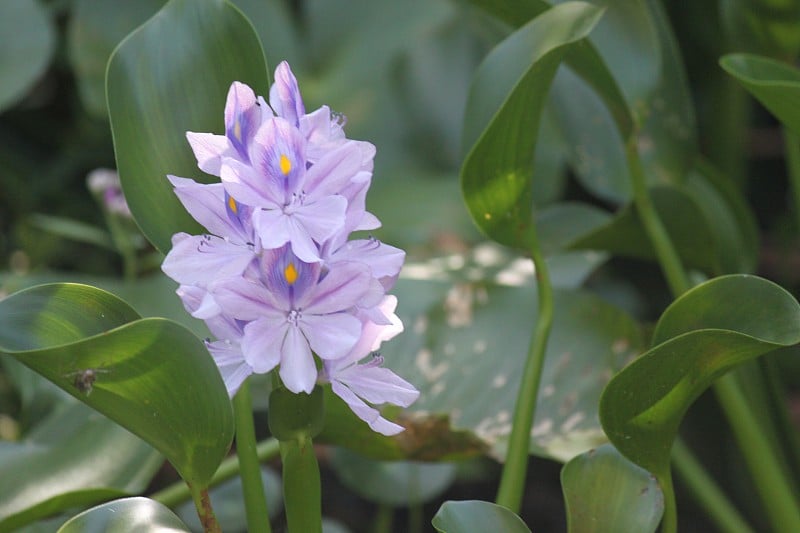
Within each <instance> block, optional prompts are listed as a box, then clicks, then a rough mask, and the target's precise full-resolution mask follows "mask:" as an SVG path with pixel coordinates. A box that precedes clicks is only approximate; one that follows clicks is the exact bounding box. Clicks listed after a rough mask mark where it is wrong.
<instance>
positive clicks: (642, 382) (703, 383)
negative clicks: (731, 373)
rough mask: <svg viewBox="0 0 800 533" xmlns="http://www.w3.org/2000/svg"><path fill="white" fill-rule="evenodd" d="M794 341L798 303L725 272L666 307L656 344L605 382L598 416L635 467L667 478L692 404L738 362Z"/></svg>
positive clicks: (799, 328) (799, 338)
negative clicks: (680, 428) (672, 452)
mask: <svg viewBox="0 0 800 533" xmlns="http://www.w3.org/2000/svg"><path fill="white" fill-rule="evenodd" d="M797 342H800V305H798V303H797V301H796V300H795V299H794V298H793V297H792V296H791V295H790V294H789V293H788V292H786V291H785V290H784V289H782V288H780V287H779V286H777V285H775V284H773V283H771V282H769V281H766V280H764V279H762V278H758V277H755V276H747V275H731V276H723V277H719V278H715V279H713V280H711V281H708V282H706V283H704V284H702V285H699V286H697V287H695V288H694V289H692V290H690V291H689V292H687V293H686V294H684V295H683V296H682V297H680V298H679V299H677V300H676V301H675V302H673V304H672V305H671V306H670V307H669V308H667V310H666V311H665V312H664V314H663V315H662V317H661V319H660V320H659V322H658V325H657V327H656V331H655V334H654V337H653V343H654V347H653V348H652V349H650V350H649V351H648V352H647V353H645V354H644V355H642V356H641V357H639V358H638V359H637V360H635V361H634V362H633V363H631V364H630V365H629V366H628V367H626V368H625V369H624V370H623V371H622V372H620V373H619V374H617V375H616V376H614V378H612V380H611V381H610V382H609V384H608V386H607V387H606V390H605V391H604V392H603V396H602V397H601V400H600V419H601V422H602V424H603V428H604V429H605V431H606V434H607V435H608V437H609V439H610V440H611V442H612V443H613V444H614V445H615V446H616V447H617V448H618V449H619V450H620V452H622V453H623V455H625V456H626V457H628V458H629V459H631V460H632V461H633V462H635V463H636V464H638V465H640V466H642V467H644V468H645V469H647V470H649V471H650V472H653V473H654V474H656V475H658V476H659V477H668V476H669V458H670V449H671V447H672V442H673V440H674V439H675V436H676V434H677V431H678V426H679V425H680V422H681V420H682V418H683V415H684V413H685V412H686V410H687V409H688V408H689V406H690V405H691V403H692V402H693V401H694V400H695V399H696V398H697V397H698V396H699V395H700V394H701V393H702V392H703V391H704V390H705V389H706V388H707V387H708V386H709V385H710V384H711V383H712V382H713V381H714V380H715V379H716V378H718V377H719V376H721V375H722V374H724V373H725V372H726V371H728V370H729V369H731V368H732V367H734V366H736V365H737V364H739V363H742V362H744V361H747V360H750V359H753V358H755V357H758V356H759V355H763V354H765V353H768V352H770V351H772V350H775V349H777V348H781V347H785V346H791V345H794V344H796V343H797Z"/></svg>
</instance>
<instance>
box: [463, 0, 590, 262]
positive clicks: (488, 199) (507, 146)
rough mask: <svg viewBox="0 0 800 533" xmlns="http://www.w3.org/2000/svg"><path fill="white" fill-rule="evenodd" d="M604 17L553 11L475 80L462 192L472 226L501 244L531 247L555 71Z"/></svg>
mask: <svg viewBox="0 0 800 533" xmlns="http://www.w3.org/2000/svg"><path fill="white" fill-rule="evenodd" d="M601 15H602V10H600V9H598V8H596V7H594V6H592V5H590V4H586V3H582V2H567V3H565V4H561V5H559V6H557V7H554V8H552V9H550V10H548V11H547V12H545V13H544V14H542V15H540V16H539V17H537V18H535V19H533V20H532V21H531V22H529V23H528V24H526V25H525V26H523V27H522V28H520V29H519V30H517V31H516V32H515V33H514V34H512V35H511V36H510V37H509V38H508V39H506V40H505V41H504V42H503V43H501V44H500V45H498V46H497V48H495V49H494V50H493V51H492V52H491V53H490V54H489V56H488V57H487V58H486V59H485V60H484V62H483V63H482V64H481V66H480V67H479V69H478V71H477V73H476V74H475V78H474V80H473V83H472V87H471V89H470V94H469V99H468V102H467V111H466V114H465V123H464V146H465V147H467V148H468V149H469V152H468V154H467V156H466V159H465V161H464V164H463V166H462V168H461V186H462V190H463V192H464V198H465V201H466V203H467V207H468V208H469V211H470V214H471V215H472V218H473V220H475V222H476V223H477V224H478V226H479V227H480V228H481V229H482V230H483V231H484V232H485V233H486V234H487V235H488V236H490V237H491V238H492V239H494V240H496V241H498V242H500V243H502V244H506V245H508V246H513V247H517V248H522V249H527V248H528V247H529V246H530V234H529V233H530V231H531V224H532V219H531V214H532V207H533V197H532V185H531V180H532V171H533V156H534V148H535V146H536V138H537V133H538V124H539V118H540V116H541V112H542V109H543V107H544V104H545V101H546V97H547V93H548V91H549V89H550V83H551V81H552V78H553V76H554V75H555V71H556V68H557V67H558V65H559V64H560V62H561V60H562V59H563V57H564V55H565V54H566V53H567V52H568V50H569V49H570V48H571V47H572V46H574V45H576V44H577V43H578V42H579V41H580V40H581V39H583V38H585V37H586V36H587V35H588V34H589V32H590V31H591V30H592V28H593V27H594V26H595V24H596V23H597V21H598V20H599V18H600V16H601Z"/></svg>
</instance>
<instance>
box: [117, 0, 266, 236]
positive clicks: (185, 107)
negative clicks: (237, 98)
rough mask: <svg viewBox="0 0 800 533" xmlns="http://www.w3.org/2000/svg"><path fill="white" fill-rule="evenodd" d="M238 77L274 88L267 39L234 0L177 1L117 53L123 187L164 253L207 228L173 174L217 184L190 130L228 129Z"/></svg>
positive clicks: (140, 220) (258, 87)
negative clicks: (195, 151) (175, 188)
mask: <svg viewBox="0 0 800 533" xmlns="http://www.w3.org/2000/svg"><path fill="white" fill-rule="evenodd" d="M237 80H238V81H241V82H243V83H247V84H248V85H250V86H251V87H253V89H254V90H255V91H256V92H257V93H258V94H262V95H263V94H267V93H268V90H269V75H268V73H267V66H266V64H265V61H264V54H263V52H262V49H261V44H260V42H259V40H258V36H257V35H256V33H255V30H254V29H253V27H252V26H251V24H250V23H249V21H248V20H247V19H246V18H245V17H244V15H242V13H241V12H240V11H239V10H238V9H236V8H235V7H234V6H233V5H231V4H230V3H228V2H227V1H225V0H171V1H170V2H168V3H167V5H165V6H164V8H163V9H162V10H161V11H159V13H158V14H157V15H156V16H155V17H153V18H152V19H150V20H149V21H148V22H147V23H146V24H145V25H143V26H141V27H140V28H139V29H138V30H136V31H135V32H134V33H133V34H131V35H130V36H129V37H128V38H126V39H125V40H124V41H123V42H122V43H121V44H120V46H119V47H118V48H117V49H116V50H115V52H114V54H113V55H112V56H111V59H110V61H109V65H108V72H107V78H106V86H107V87H106V88H107V97H108V106H109V117H110V119H111V130H112V133H113V135H114V150H115V153H116V158H117V167H118V170H119V174H120V179H121V180H122V187H123V190H124V191H125V196H126V198H127V200H128V204H129V205H130V208H131V211H132V212H133V214H134V217H135V218H136V221H137V222H138V224H139V226H140V227H141V229H142V231H143V232H144V234H145V235H146V236H147V238H148V239H150V241H151V242H152V243H153V244H154V245H155V246H156V247H157V248H158V249H159V250H161V251H162V252H166V251H167V250H169V248H170V239H171V237H172V235H173V234H174V233H176V232H179V231H186V232H189V233H199V232H200V229H199V228H200V226H198V224H197V223H196V222H195V221H194V220H193V219H192V218H191V217H190V216H189V214H188V213H187V212H186V210H185V209H184V208H183V206H182V205H181V204H180V202H179V201H178V199H177V197H176V196H175V194H174V193H173V192H172V186H171V185H170V184H169V182H168V181H167V178H166V176H167V174H174V175H178V176H183V177H190V178H195V179H198V180H200V181H208V178H207V177H205V178H204V177H203V175H202V172H200V170H198V168H197V164H196V161H195V158H194V156H193V155H192V151H191V149H190V148H189V144H188V142H187V141H186V132H187V131H197V132H213V133H221V132H222V130H223V110H224V107H225V97H226V94H227V92H228V88H229V87H230V85H231V83H232V82H233V81H237Z"/></svg>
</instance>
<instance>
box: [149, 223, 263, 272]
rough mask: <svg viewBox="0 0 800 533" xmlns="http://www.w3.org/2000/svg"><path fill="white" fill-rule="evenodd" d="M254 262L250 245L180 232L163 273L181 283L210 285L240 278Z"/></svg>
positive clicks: (166, 260) (173, 243) (165, 263)
mask: <svg viewBox="0 0 800 533" xmlns="http://www.w3.org/2000/svg"><path fill="white" fill-rule="evenodd" d="M253 259H255V253H254V252H253V250H252V249H251V248H250V247H248V246H241V245H236V244H233V243H230V242H228V241H226V240H224V239H220V238H219V237H214V236H213V235H191V236H188V235H186V234H185V233H183V234H181V233H177V234H175V235H174V236H173V239H172V249H171V250H170V251H169V253H168V254H167V257H166V258H164V263H163V264H162V265H161V270H163V271H164V273H165V274H166V275H168V276H169V277H171V278H172V279H174V280H175V281H177V282H178V283H182V284H189V285H207V284H209V283H211V282H212V281H215V280H218V279H224V278H229V277H234V276H240V275H241V274H242V272H244V271H245V269H246V268H247V267H248V265H249V264H250V262H251V261H252V260H253Z"/></svg>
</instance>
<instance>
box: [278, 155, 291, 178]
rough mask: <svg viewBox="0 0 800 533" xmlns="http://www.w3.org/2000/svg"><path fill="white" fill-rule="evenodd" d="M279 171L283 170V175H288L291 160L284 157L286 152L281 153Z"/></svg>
mask: <svg viewBox="0 0 800 533" xmlns="http://www.w3.org/2000/svg"><path fill="white" fill-rule="evenodd" d="M280 165H281V172H283V175H284V176H288V175H289V172H291V171H292V162H291V161H290V160H289V158H288V157H286V154H281V161H280Z"/></svg>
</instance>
